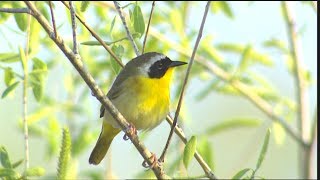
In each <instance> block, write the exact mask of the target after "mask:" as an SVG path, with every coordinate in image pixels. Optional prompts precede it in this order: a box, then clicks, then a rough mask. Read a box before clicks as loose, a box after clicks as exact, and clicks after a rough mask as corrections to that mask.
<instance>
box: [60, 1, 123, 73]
mask: <svg viewBox="0 0 320 180" xmlns="http://www.w3.org/2000/svg"><path fill="white" fill-rule="evenodd" d="M61 2H62V3H63V4H64V5H65V6H66V7H67V8H68V9H70V7H69V5H68V4H67V3H66V2H64V1H61ZM75 14H76V17H77V18H78V20H79V21H80V22H81V24H82V25H84V27H86V28H87V29H88V31H89V32H90V33H91V35H92V36H93V37H94V38H96V40H97V41H99V42H100V43H101V45H102V46H103V47H104V48H105V49H106V50H107V51H108V52H109V54H110V55H111V56H112V57H113V58H114V59H115V60H116V61H117V62H118V63H119V64H120V66H121V67H124V65H123V63H122V62H121V60H120V59H119V58H118V57H117V56H116V55H115V54H114V53H113V52H112V50H111V49H110V48H109V46H107V45H106V43H105V42H104V41H103V40H102V39H101V38H100V37H99V36H98V34H97V33H96V32H95V31H94V30H93V29H92V28H91V27H89V26H88V24H87V23H86V22H85V21H84V20H83V19H82V18H81V17H80V16H79V15H78V14H77V13H75Z"/></svg>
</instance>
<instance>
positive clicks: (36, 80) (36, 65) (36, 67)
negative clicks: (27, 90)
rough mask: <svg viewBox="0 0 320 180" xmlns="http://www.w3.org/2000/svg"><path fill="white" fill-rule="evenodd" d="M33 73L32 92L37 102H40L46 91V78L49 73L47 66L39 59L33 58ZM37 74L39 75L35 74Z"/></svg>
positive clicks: (31, 74)
mask: <svg viewBox="0 0 320 180" xmlns="http://www.w3.org/2000/svg"><path fill="white" fill-rule="evenodd" d="M32 61H33V68H32V69H33V71H32V72H31V73H29V75H30V79H32V91H33V95H34V97H35V98H36V100H37V101H38V102H39V101H40V100H41V99H42V96H43V89H44V77H45V75H46V72H47V64H46V63H44V62H43V61H41V60H40V59H39V58H33V59H32ZM35 72H37V73H35Z"/></svg>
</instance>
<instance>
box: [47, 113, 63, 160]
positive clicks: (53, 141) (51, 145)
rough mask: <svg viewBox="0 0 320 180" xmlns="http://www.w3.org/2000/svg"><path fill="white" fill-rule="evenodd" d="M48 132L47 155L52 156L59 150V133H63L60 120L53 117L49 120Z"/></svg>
mask: <svg viewBox="0 0 320 180" xmlns="http://www.w3.org/2000/svg"><path fill="white" fill-rule="evenodd" d="M48 129H49V130H48V133H47V136H46V138H47V141H48V146H47V156H48V157H52V156H53V155H56V154H58V152H59V139H58V137H57V134H61V128H60V124H59V121H58V120H57V119H55V118H53V117H51V118H49V120H48Z"/></svg>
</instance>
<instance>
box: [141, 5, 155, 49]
mask: <svg viewBox="0 0 320 180" xmlns="http://www.w3.org/2000/svg"><path fill="white" fill-rule="evenodd" d="M155 3H156V2H155V1H152V7H151V12H150V16H149V21H148V26H147V31H146V34H145V35H144V40H143V46H142V54H143V53H144V48H145V46H146V42H147V37H148V33H149V27H150V23H151V18H152V14H153V9H154V5H155Z"/></svg>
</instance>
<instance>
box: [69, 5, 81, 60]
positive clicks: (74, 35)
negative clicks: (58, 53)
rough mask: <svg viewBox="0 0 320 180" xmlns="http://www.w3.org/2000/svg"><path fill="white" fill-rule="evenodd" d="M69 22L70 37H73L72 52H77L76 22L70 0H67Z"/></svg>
mask: <svg viewBox="0 0 320 180" xmlns="http://www.w3.org/2000/svg"><path fill="white" fill-rule="evenodd" d="M69 7H70V15H71V24H72V37H73V53H74V54H79V50H78V43H77V23H76V19H75V12H74V8H73V5H72V1H69Z"/></svg>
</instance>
